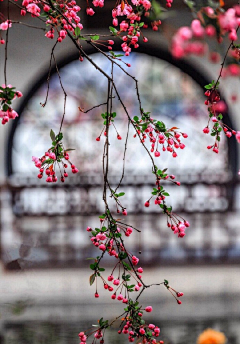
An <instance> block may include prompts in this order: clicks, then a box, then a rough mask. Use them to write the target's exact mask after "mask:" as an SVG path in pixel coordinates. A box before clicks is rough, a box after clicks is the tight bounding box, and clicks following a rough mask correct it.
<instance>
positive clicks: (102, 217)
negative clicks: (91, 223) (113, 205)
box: [98, 214, 106, 219]
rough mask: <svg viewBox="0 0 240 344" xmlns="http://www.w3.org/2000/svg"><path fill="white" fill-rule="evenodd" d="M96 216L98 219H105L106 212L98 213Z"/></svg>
mask: <svg viewBox="0 0 240 344" xmlns="http://www.w3.org/2000/svg"><path fill="white" fill-rule="evenodd" d="M98 217H99V219H105V217H106V214H102V215H99V216H98Z"/></svg>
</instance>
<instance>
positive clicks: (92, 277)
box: [89, 274, 95, 285]
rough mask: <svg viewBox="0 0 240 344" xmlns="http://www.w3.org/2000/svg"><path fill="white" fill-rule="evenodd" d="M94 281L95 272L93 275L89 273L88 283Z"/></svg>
mask: <svg viewBox="0 0 240 344" xmlns="http://www.w3.org/2000/svg"><path fill="white" fill-rule="evenodd" d="M94 281H95V274H93V275H91V276H90V277H89V283H90V285H92V284H93V283H94Z"/></svg>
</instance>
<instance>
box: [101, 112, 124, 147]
mask: <svg viewBox="0 0 240 344" xmlns="http://www.w3.org/2000/svg"><path fill="white" fill-rule="evenodd" d="M101 116H102V118H103V129H102V131H101V133H100V135H99V136H98V137H97V138H96V141H100V139H101V136H102V134H104V136H106V135H107V131H106V128H107V125H108V126H110V125H112V126H113V127H114V129H115V131H116V133H117V139H118V140H121V139H122V137H121V135H119V133H118V131H117V129H116V126H115V124H114V118H115V117H116V116H117V114H116V112H112V113H109V114H108V113H107V112H105V113H102V114H101Z"/></svg>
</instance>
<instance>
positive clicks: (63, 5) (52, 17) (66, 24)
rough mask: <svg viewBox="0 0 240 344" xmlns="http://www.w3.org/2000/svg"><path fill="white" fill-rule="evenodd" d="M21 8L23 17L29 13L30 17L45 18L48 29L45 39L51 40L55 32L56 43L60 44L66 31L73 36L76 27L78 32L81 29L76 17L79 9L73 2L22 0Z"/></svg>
mask: <svg viewBox="0 0 240 344" xmlns="http://www.w3.org/2000/svg"><path fill="white" fill-rule="evenodd" d="M22 6H23V9H22V10H21V15H23V16H25V15H26V13H27V12H29V13H31V15H32V17H39V16H40V15H42V16H45V17H47V20H46V24H47V25H48V26H49V27H50V29H49V30H48V31H47V32H46V34H45V36H46V37H47V38H50V39H53V38H54V33H55V30H56V31H57V34H58V42H62V40H63V39H64V38H65V37H66V36H67V32H68V31H69V32H72V33H73V34H75V33H74V31H75V28H76V27H78V28H79V29H80V30H82V29H83V25H82V24H81V23H80V17H79V16H78V12H79V11H80V10H81V8H80V7H79V6H78V5H77V3H76V1H75V0H72V1H66V0H65V1H62V2H59V1H54V2H50V1H49V2H48V1H37V2H36V1H35V0H23V2H22Z"/></svg>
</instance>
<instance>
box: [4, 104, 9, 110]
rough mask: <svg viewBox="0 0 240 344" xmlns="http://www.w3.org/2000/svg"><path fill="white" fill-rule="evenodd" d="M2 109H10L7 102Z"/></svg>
mask: <svg viewBox="0 0 240 344" xmlns="http://www.w3.org/2000/svg"><path fill="white" fill-rule="evenodd" d="M2 109H3V111H4V112H6V111H7V110H8V109H9V106H8V105H7V104H4V105H3V108H2Z"/></svg>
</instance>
